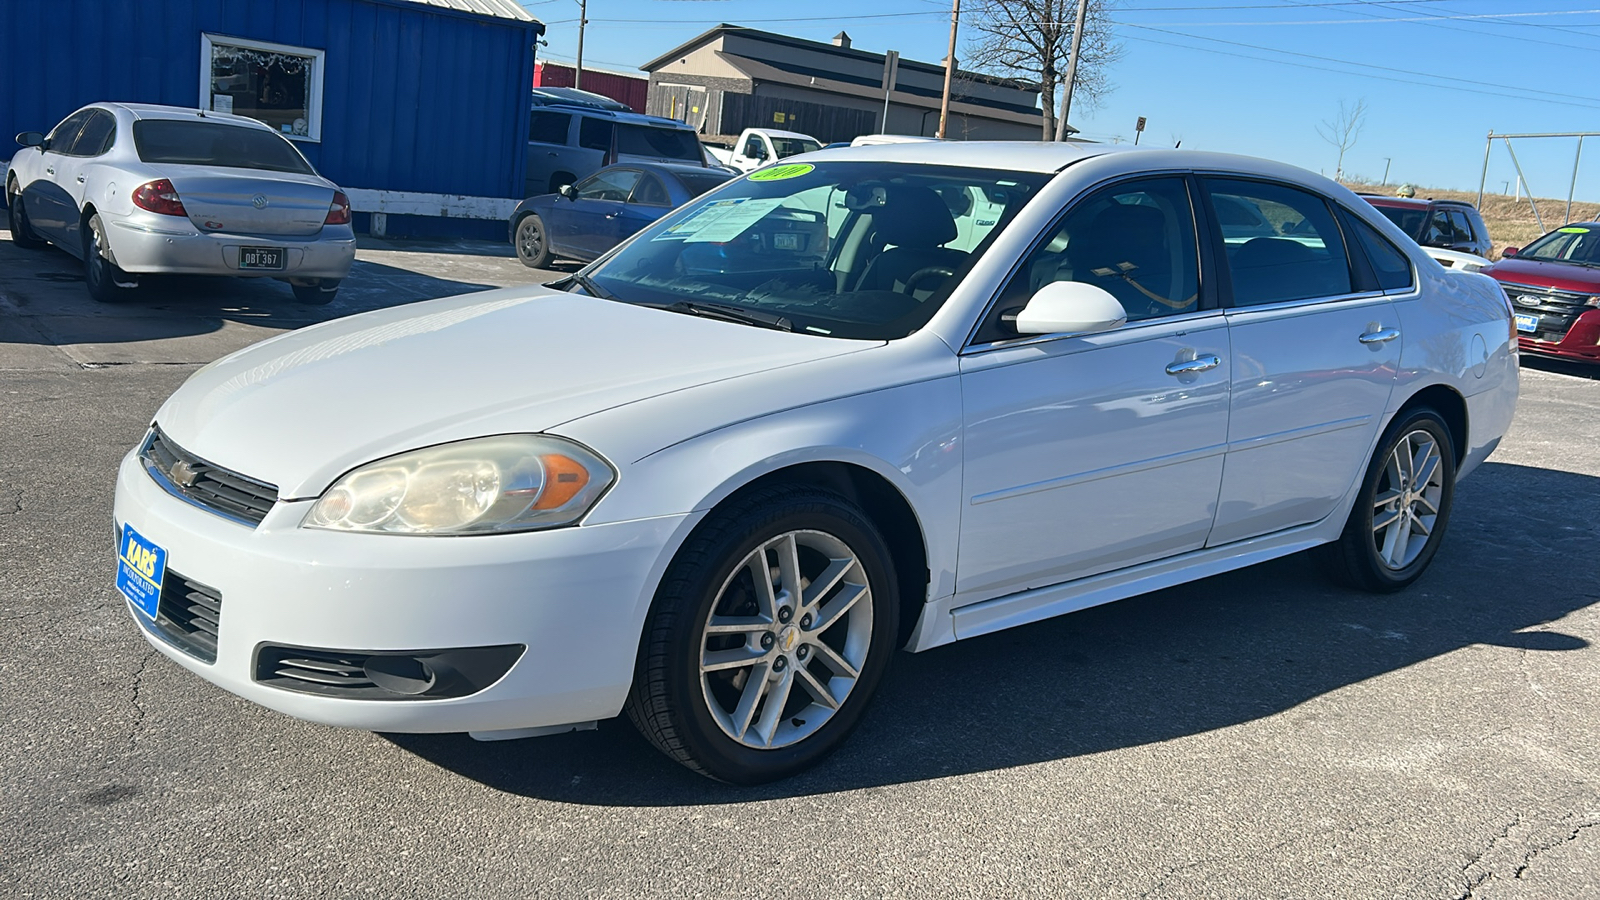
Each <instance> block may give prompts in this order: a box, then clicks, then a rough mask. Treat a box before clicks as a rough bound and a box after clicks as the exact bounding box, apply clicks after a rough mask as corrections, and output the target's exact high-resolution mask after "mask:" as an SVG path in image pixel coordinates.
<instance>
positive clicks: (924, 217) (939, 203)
mask: <svg viewBox="0 0 1600 900" xmlns="http://www.w3.org/2000/svg"><path fill="white" fill-rule="evenodd" d="M872 227H873V232H874V234H873V242H874V243H876V244H877V245H879V246H882V247H887V248H888V249H886V250H883V251H882V252H881V253H879V254H878V255H877V256H876V257H874V258H873V259H872V261H871V262H869V263H867V268H866V270H865V271H863V272H862V273H861V280H860V281H858V282H856V290H858V291H898V292H901V293H904V292H905V289H906V287H907V282H908V280H909V279H910V278H911V276H912V275H914V274H915V273H917V272H918V271H921V270H922V269H926V268H929V267H936V268H943V269H949V270H951V271H955V269H956V268H958V267H960V266H962V265H964V264H965V263H966V261H967V254H966V253H965V252H964V251H961V250H955V249H951V248H948V247H944V246H942V245H943V244H946V243H948V242H950V241H952V240H955V237H956V234H957V233H958V230H957V228H956V221H955V219H954V218H953V217H952V216H951V215H950V207H949V206H948V205H946V204H945V202H944V200H942V199H941V198H940V197H939V195H938V194H937V193H935V192H934V190H933V189H932V188H928V187H922V186H921V185H893V186H891V187H890V188H889V191H888V195H887V197H886V198H885V203H884V205H883V206H882V207H880V208H879V209H878V210H876V211H875V212H874V213H873V214H872ZM942 281H943V279H942V278H927V279H925V280H923V281H921V282H919V285H920V286H919V287H918V288H917V290H916V296H917V298H918V299H923V298H925V297H927V296H928V295H930V294H932V293H933V292H934V291H935V290H937V289H938V287H939V284H940V283H941V282H942Z"/></svg>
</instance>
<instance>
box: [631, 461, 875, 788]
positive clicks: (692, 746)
mask: <svg viewBox="0 0 1600 900" xmlns="http://www.w3.org/2000/svg"><path fill="white" fill-rule="evenodd" d="M896 584H897V582H896V580H895V573H894V565H893V562H892V560H891V558H890V555H889V549H888V546H887V545H886V544H885V542H884V540H883V537H882V535H881V534H879V532H878V529H877V527H876V526H875V525H874V524H873V523H872V521H871V520H870V519H868V518H867V515H866V513H864V512H862V510H861V509H860V507H858V506H856V505H855V504H854V503H851V502H850V501H849V500H846V499H845V498H844V497H841V496H839V495H838V494H835V493H833V492H831V491H828V490H825V489H821V488H816V487H808V486H801V485H779V486H774V487H770V488H765V489H761V490H757V491H753V492H751V493H749V494H747V495H746V496H744V497H742V498H740V499H738V500H735V501H734V502H733V503H731V504H729V505H727V506H726V507H724V508H721V509H718V510H716V511H714V512H713V513H712V514H711V515H710V516H708V517H707V519H706V520H705V522H703V523H702V524H701V525H700V527H699V528H697V529H696V530H695V533H694V534H693V535H691V536H690V538H689V540H688V542H687V543H685V544H684V546H683V547H682V549H680V550H679V551H678V555H677V556H676V557H675V558H674V559H673V561H672V564H671V565H670V566H669V567H668V568H667V572H666V575H665V576H664V577H663V578H662V581H661V586H660V587H659V588H658V589H657V591H656V599H655V602H654V604H652V607H651V613H650V618H649V620H648V621H647V622H646V625H645V633H644V640H643V643H642V645H641V647H640V652H639V662H638V666H637V669H636V670H635V677H634V684H633V689H632V691H631V692H630V693H629V696H628V702H627V711H628V717H629V718H630V719H631V720H632V721H633V724H634V726H635V727H637V728H638V729H639V732H640V733H641V734H642V735H644V737H645V739H646V740H648V741H649V742H650V743H651V744H654V745H655V747H656V749H658V750H660V751H661V752H662V753H664V754H666V755H667V756H669V757H671V758H672V759H673V760H675V761H677V762H678V763H681V764H682V765H684V766H687V767H688V768H690V769H693V770H694V771H696V772H699V773H700V774H702V775H706V776H709V777H711V778H715V779H718V780H720V781H728V782H732V783H734V784H759V783H761V782H765V781H772V780H774V779H777V778H784V777H787V776H789V775H793V774H794V773H796V772H799V771H801V770H802V769H805V768H807V767H809V766H812V765H814V764H815V763H817V762H818V761H819V760H821V759H822V758H823V757H825V756H827V755H828V754H829V753H831V752H833V751H834V750H835V749H836V748H837V747H838V746H839V745H840V744H842V743H843V742H844V740H845V739H846V738H847V737H848V736H849V734H850V732H851V731H852V730H853V729H854V728H855V726H856V724H857V723H858V722H860V720H861V717H862V714H863V713H864V712H865V710H866V707H867V703H868V701H869V700H870V699H871V697H872V693H873V691H874V690H875V689H876V688H877V686H878V682H879V681H880V680H881V679H882V677H883V673H884V670H885V669H886V668H887V667H888V664H889V657H890V656H891V655H892V654H893V653H894V649H895V638H896V635H897V634H898V630H899V629H898V623H897V617H898V611H899V600H898V598H897V596H896ZM818 585H821V587H818ZM774 702H776V705H773V704H774Z"/></svg>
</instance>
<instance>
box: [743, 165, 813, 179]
mask: <svg viewBox="0 0 1600 900" xmlns="http://www.w3.org/2000/svg"><path fill="white" fill-rule="evenodd" d="M815 168H816V166H813V165H811V164H810V163H790V164H789V165H787V166H769V167H768V168H765V169H757V170H755V171H754V172H751V173H750V180H751V181H782V180H784V179H785V178H799V177H800V176H801V175H807V174H810V172H811V170H812V169H815Z"/></svg>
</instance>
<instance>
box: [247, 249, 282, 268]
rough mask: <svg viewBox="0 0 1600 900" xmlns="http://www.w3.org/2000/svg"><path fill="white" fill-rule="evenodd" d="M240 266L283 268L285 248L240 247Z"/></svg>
mask: <svg viewBox="0 0 1600 900" xmlns="http://www.w3.org/2000/svg"><path fill="white" fill-rule="evenodd" d="M239 268H241V269H281V268H283V250H282V248H279V247H240V248H239Z"/></svg>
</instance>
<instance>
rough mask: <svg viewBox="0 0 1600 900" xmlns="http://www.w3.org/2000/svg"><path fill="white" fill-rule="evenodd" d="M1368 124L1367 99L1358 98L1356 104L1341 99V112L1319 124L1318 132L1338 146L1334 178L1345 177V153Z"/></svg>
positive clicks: (1330, 142) (1337, 179)
mask: <svg viewBox="0 0 1600 900" xmlns="http://www.w3.org/2000/svg"><path fill="white" fill-rule="evenodd" d="M1366 124H1367V101H1366V100H1365V99H1361V100H1357V101H1356V102H1355V103H1354V104H1350V103H1347V102H1345V101H1343V100H1340V101H1339V114H1338V115H1337V116H1335V117H1333V118H1332V119H1323V120H1322V124H1321V125H1318V126H1317V134H1318V135H1320V136H1321V137H1322V139H1323V140H1325V141H1327V142H1328V143H1329V144H1332V145H1333V146H1334V147H1337V148H1338V150H1339V160H1338V162H1336V163H1335V164H1334V167H1333V180H1334V181H1339V180H1341V179H1343V178H1344V155H1345V154H1346V153H1347V152H1349V150H1350V148H1351V147H1354V146H1355V145H1356V138H1359V137H1360V136H1361V129H1362V127H1363V126H1364V125H1366Z"/></svg>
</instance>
